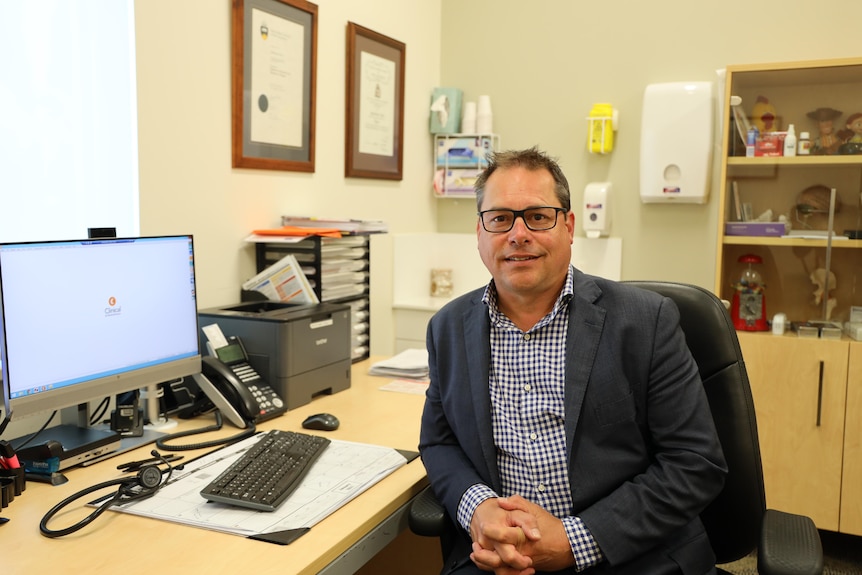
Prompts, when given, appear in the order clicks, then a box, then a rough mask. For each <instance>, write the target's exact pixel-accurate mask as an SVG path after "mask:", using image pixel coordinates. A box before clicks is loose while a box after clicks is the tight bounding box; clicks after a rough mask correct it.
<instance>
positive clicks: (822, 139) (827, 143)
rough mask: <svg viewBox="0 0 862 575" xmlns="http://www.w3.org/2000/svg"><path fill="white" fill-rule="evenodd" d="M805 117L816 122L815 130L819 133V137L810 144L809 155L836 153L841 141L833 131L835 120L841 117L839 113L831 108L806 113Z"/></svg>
mask: <svg viewBox="0 0 862 575" xmlns="http://www.w3.org/2000/svg"><path fill="white" fill-rule="evenodd" d="M807 116H808V117H809V118H811V119H812V120H816V121H817V129H818V130H819V132H820V135H819V136H818V137H817V138H815V139H814V142H812V144H811V153H812V154H815V155H820V156H825V155H829V154H834V153H835V152H836V151H838V146H840V145H841V140H839V139H838V136H837V134H835V133H834V131H835V120H836V119H837V118H839V117H840V116H841V111H840V110H834V109H832V108H817V109H816V110H814V111H811V112H808V114H807Z"/></svg>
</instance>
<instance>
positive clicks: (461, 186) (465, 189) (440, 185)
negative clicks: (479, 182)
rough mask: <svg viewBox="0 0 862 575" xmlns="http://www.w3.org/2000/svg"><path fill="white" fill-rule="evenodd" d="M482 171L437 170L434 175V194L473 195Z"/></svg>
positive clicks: (460, 169)
mask: <svg viewBox="0 0 862 575" xmlns="http://www.w3.org/2000/svg"><path fill="white" fill-rule="evenodd" d="M481 173H482V170H469V169H462V168H455V169H450V170H442V169H441V170H437V172H436V173H435V174H434V193H436V194H437V195H440V196H442V195H446V194H465V195H469V194H473V193H474V189H473V184H475V183H476V179H477V178H478V177H479V174H481Z"/></svg>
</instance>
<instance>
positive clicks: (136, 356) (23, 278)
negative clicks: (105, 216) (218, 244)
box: [0, 235, 200, 419]
mask: <svg viewBox="0 0 862 575" xmlns="http://www.w3.org/2000/svg"><path fill="white" fill-rule="evenodd" d="M0 326H2V330H3V333H2V335H0V360H2V375H3V380H4V385H5V386H6V389H7V391H8V393H9V398H10V400H11V408H12V412H13V417H14V418H15V419H17V418H19V417H20V416H22V415H28V414H31V413H36V412H39V411H49V410H55V409H62V408H64V407H69V406H73V405H77V404H80V403H86V402H89V401H90V400H99V399H102V398H104V397H107V396H112V395H115V394H117V393H123V392H126V391H130V390H132V389H138V388H143V387H147V386H149V385H154V384H158V383H161V382H164V381H169V380H173V379H177V378H179V377H184V376H187V375H192V374H194V373H198V372H200V352H199V347H198V327H197V303H196V294H195V273H194V249H193V242H192V237H191V236H186V235H183V236H165V237H147V238H102V239H88V240H74V241H50V242H25V243H0Z"/></svg>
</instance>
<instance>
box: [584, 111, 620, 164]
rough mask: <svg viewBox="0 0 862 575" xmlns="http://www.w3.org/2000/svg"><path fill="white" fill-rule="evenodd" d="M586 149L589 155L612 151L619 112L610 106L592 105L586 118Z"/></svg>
mask: <svg viewBox="0 0 862 575" xmlns="http://www.w3.org/2000/svg"><path fill="white" fill-rule="evenodd" d="M587 122H588V129H587V149H589V151H590V153H591V154H608V153H610V152H611V151H613V149H614V132H615V131H616V130H617V127H618V125H619V112H618V111H617V110H615V109H614V107H613V106H612V105H610V104H606V103H599V104H593V108H592V109H591V110H590V115H589V116H588V117H587Z"/></svg>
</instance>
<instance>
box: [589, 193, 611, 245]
mask: <svg viewBox="0 0 862 575" xmlns="http://www.w3.org/2000/svg"><path fill="white" fill-rule="evenodd" d="M611 189H613V186H612V185H611V183H610V182H591V183H589V184H587V187H586V188H584V217H583V223H582V224H581V227H583V228H584V233H585V234H586V235H587V237H588V238H598V237H601V236H606V235H608V233H610V229H611V212H610V211H609V210H610V208H609V201H610V197H611Z"/></svg>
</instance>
